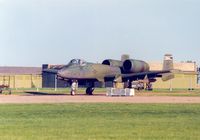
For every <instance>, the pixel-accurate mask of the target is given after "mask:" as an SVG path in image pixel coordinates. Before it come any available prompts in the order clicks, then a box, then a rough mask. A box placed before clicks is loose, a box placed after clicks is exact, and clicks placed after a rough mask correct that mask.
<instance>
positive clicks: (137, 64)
mask: <svg viewBox="0 0 200 140" xmlns="http://www.w3.org/2000/svg"><path fill="white" fill-rule="evenodd" d="M123 70H124V72H126V73H138V72H146V71H149V65H148V64H147V63H146V62H144V61H141V60H135V59H127V60H125V61H124V63H123Z"/></svg>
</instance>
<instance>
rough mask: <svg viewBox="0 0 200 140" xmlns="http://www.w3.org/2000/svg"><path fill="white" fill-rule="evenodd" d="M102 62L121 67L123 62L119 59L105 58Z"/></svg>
mask: <svg viewBox="0 0 200 140" xmlns="http://www.w3.org/2000/svg"><path fill="white" fill-rule="evenodd" d="M102 64H104V65H109V66H114V67H121V68H122V67H123V62H122V61H120V60H113V59H106V60H104V61H103V62H102Z"/></svg>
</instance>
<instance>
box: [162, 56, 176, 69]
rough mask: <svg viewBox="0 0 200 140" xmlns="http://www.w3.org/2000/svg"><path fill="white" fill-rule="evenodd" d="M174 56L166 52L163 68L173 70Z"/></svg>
mask: <svg viewBox="0 0 200 140" xmlns="http://www.w3.org/2000/svg"><path fill="white" fill-rule="evenodd" d="M173 69H174V64H173V56H172V55H171V54H165V56H164V61H163V70H173Z"/></svg>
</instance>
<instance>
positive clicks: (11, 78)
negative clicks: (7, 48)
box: [0, 67, 42, 88]
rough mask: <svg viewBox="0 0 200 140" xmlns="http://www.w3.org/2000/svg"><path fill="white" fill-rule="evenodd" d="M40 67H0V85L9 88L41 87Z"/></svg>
mask: <svg viewBox="0 0 200 140" xmlns="http://www.w3.org/2000/svg"><path fill="white" fill-rule="evenodd" d="M41 73H42V69H41V68H39V67H0V85H8V86H9V87H10V88H41V87H42V76H41Z"/></svg>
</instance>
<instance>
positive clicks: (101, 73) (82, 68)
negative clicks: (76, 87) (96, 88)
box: [58, 63, 121, 81]
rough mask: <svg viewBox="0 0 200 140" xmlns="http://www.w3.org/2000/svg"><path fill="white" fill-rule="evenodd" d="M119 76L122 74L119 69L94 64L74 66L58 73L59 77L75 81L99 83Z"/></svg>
mask: <svg viewBox="0 0 200 140" xmlns="http://www.w3.org/2000/svg"><path fill="white" fill-rule="evenodd" d="M119 74H121V70H120V68H119V67H112V66H107V65H102V64H93V63H85V64H84V65H78V64H73V65H70V66H66V67H64V68H63V69H61V70H59V71H58V76H59V77H63V78H64V79H74V80H81V79H97V80H98V81H103V80H104V78H115V76H116V75H119Z"/></svg>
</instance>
